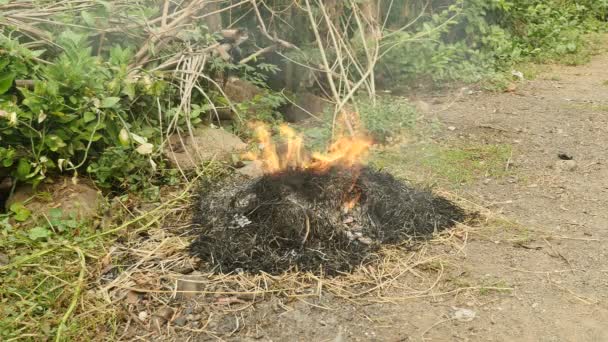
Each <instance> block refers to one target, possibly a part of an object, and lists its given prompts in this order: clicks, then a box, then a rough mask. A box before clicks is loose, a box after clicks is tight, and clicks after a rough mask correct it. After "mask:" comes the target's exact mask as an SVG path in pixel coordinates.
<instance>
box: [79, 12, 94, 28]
mask: <svg viewBox="0 0 608 342" xmlns="http://www.w3.org/2000/svg"><path fill="white" fill-rule="evenodd" d="M80 15H81V16H82V20H84V22H85V23H86V24H87V25H89V26H90V27H95V18H93V16H92V15H91V13H89V12H87V11H82V12H80Z"/></svg>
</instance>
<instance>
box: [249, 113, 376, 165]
mask: <svg viewBox="0 0 608 342" xmlns="http://www.w3.org/2000/svg"><path fill="white" fill-rule="evenodd" d="M253 129H254V136H255V138H256V140H257V141H258V142H259V144H260V149H261V151H260V152H258V153H252V152H249V153H247V154H246V155H245V156H244V158H246V159H250V160H260V161H261V162H262V164H263V168H264V172H265V173H267V174H273V173H277V172H281V171H284V170H288V169H303V170H315V171H319V172H324V171H327V170H329V169H330V168H331V167H333V166H341V167H344V168H353V167H355V166H356V165H358V164H361V163H362V162H363V161H364V159H365V157H366V156H367V153H368V151H369V148H370V147H371V145H372V142H371V140H370V139H369V138H367V137H365V136H364V135H362V134H356V135H353V136H345V135H342V136H339V137H338V138H337V139H335V141H334V142H333V143H332V144H331V145H330V146H329V148H328V149H327V151H326V152H314V153H312V156H311V157H307V156H305V154H304V146H303V145H304V139H303V138H302V136H301V135H300V134H298V133H297V132H296V131H295V130H294V129H293V128H291V127H289V126H288V125H285V124H284V125H281V126H280V127H279V136H280V137H281V138H282V140H284V141H285V148H283V149H281V150H282V151H280V152H279V148H277V145H276V144H275V142H274V141H273V139H272V135H271V133H270V130H269V129H268V127H267V126H266V125H264V124H261V123H255V124H253Z"/></svg>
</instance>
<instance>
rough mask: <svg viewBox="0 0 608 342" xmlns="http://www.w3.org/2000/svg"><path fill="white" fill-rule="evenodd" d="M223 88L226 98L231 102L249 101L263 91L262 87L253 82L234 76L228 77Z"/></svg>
mask: <svg viewBox="0 0 608 342" xmlns="http://www.w3.org/2000/svg"><path fill="white" fill-rule="evenodd" d="M223 90H224V93H225V94H226V97H227V98H228V100H230V101H231V102H233V103H241V102H247V101H251V100H253V99H254V98H255V97H256V96H258V95H261V94H263V93H264V90H263V89H261V88H259V87H258V86H256V85H254V84H253V83H251V82H248V81H244V80H242V79H240V78H236V77H231V78H229V79H228V81H227V82H226V84H225V85H224V89H223Z"/></svg>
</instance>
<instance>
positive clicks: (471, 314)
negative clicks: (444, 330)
mask: <svg viewBox="0 0 608 342" xmlns="http://www.w3.org/2000/svg"><path fill="white" fill-rule="evenodd" d="M454 309H455V310H456V311H454V314H453V315H452V317H453V318H454V319H455V320H457V321H461V322H470V321H472V320H473V319H475V316H477V314H476V313H475V311H473V310H470V309H463V308H454Z"/></svg>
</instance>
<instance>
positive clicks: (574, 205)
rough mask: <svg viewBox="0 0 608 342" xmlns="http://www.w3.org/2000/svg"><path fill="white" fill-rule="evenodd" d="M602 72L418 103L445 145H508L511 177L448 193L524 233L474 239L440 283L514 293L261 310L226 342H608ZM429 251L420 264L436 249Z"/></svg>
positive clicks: (559, 72)
mask: <svg viewBox="0 0 608 342" xmlns="http://www.w3.org/2000/svg"><path fill="white" fill-rule="evenodd" d="M606 66H608V56H605V55H604V56H598V57H596V58H594V59H593V61H592V62H591V63H590V64H588V65H585V66H578V67H564V66H556V67H552V68H551V69H550V70H548V71H546V72H544V73H543V74H542V75H541V76H539V77H538V78H537V79H535V80H533V81H527V82H525V83H524V84H520V85H519V86H518V88H517V89H516V90H515V91H514V92H511V93H502V94H488V93H483V92H473V93H472V94H471V92H468V91H466V90H465V91H464V92H460V93H459V94H451V95H442V96H438V97H433V98H424V99H423V100H424V101H425V102H426V103H428V104H429V107H430V108H428V112H427V114H426V117H427V118H428V119H438V120H439V122H441V123H442V124H443V126H444V127H446V129H444V130H443V133H441V134H440V135H439V137H438V139H439V140H440V141H442V142H443V143H445V144H462V143H463V142H465V143H467V144H469V143H471V142H475V143H478V144H509V145H511V146H513V151H514V152H513V157H512V160H511V161H510V162H509V167H511V168H512V170H513V172H512V174H511V176H509V177H503V178H501V179H490V178H488V179H479V180H478V181H476V182H473V183H471V184H468V185H465V186H463V187H460V188H459V189H458V190H455V192H456V193H457V194H458V195H459V196H462V197H463V198H466V199H469V200H470V201H472V202H474V203H478V204H480V205H482V206H483V207H486V208H489V209H490V210H491V211H492V212H495V213H500V214H501V215H503V216H504V217H506V218H508V220H507V221H506V222H517V223H519V225H520V227H524V228H523V230H520V231H519V233H513V234H510V236H509V237H505V236H504V234H502V233H501V232H499V230H500V229H506V230H509V229H510V228H509V227H508V225H509V224H506V225H504V226H503V228H499V229H498V230H497V229H488V231H487V232H484V228H483V227H481V228H479V229H477V230H476V232H477V234H470V235H471V237H470V238H469V239H468V241H466V243H463V244H462V248H461V249H458V250H457V252H455V253H448V254H450V256H451V257H450V258H451V259H450V260H449V261H448V263H449V264H450V267H449V270H448V271H446V273H448V274H447V275H444V276H443V278H442V279H441V282H442V283H443V282H449V281H452V282H457V283H459V284H464V285H465V286H466V284H467V283H468V284H494V285H496V284H498V285H504V286H505V287H509V288H511V289H512V290H509V291H497V292H494V291H465V290H463V291H456V292H453V293H450V294H448V295H441V294H439V295H432V294H430V293H427V294H426V295H424V296H421V298H411V299H405V300H404V299H403V298H399V297H401V295H400V293H399V291H398V290H395V289H393V290H391V291H390V292H391V293H385V294H383V296H382V297H379V298H378V301H379V303H376V304H367V305H364V306H359V305H353V304H349V303H348V302H346V301H344V300H339V299H334V300H332V298H329V297H330V296H328V297H322V298H321V299H319V300H318V301H317V302H316V303H317V304H316V306H313V305H309V304H308V303H303V302H301V301H300V302H298V301H296V302H295V303H294V304H292V305H288V306H286V307H284V308H283V309H282V310H279V312H277V310H274V311H271V312H269V311H265V310H264V305H261V306H260V310H259V312H258V313H257V314H256V315H253V316H252V317H255V319H254V320H255V322H256V325H255V326H257V330H258V331H257V333H256V334H253V335H254V336H253V337H251V336H252V335H251V334H249V337H247V335H248V334H247V333H246V331H248V332H249V333H251V332H252V330H248V329H244V330H243V331H242V332H243V333H244V335H241V334H238V335H236V336H233V337H232V339H234V340H243V339H248V338H252V339H253V338H254V337H255V338H257V339H260V340H272V341H305V340H308V341H598V342H599V341H608V324H607V322H608V264H607V263H606V260H608V259H607V258H608V210H607V208H608V168H606V164H607V163H608V155H607V154H606V143H607V142H608V85H607V84H606V81H608V68H606ZM462 94H464V95H462ZM559 154H566V155H567V156H569V157H572V158H573V162H569V161H563V160H561V159H560V158H559V157H558V155H559ZM431 245H432V243H431ZM429 248H430V251H429V252H428V253H429V254H433V253H434V252H433V251H434V250H435V249H438V248H437V247H436V246H435V247H434V246H429ZM485 292H490V293H485ZM408 293H409V292H408ZM462 309H466V310H464V311H463V310H462ZM467 310H471V311H467ZM462 312H465V313H467V314H468V315H469V316H467V317H465V318H464V319H463V318H462V317H461V316H458V313H462ZM471 312H474V315H475V317H474V318H473V319H472V320H470V321H469V319H470V316H471V315H472V314H471ZM467 318H469V319H467ZM254 330H256V329H254Z"/></svg>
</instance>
